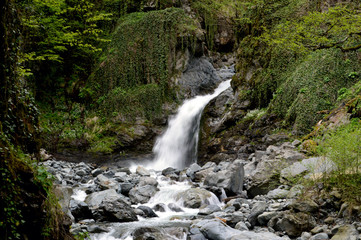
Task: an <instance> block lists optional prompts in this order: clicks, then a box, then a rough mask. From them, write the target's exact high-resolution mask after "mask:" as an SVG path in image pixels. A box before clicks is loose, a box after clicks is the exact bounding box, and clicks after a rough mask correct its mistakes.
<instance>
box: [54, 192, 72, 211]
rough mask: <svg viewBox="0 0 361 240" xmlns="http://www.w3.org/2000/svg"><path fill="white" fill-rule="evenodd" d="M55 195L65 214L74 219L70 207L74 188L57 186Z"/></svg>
mask: <svg viewBox="0 0 361 240" xmlns="http://www.w3.org/2000/svg"><path fill="white" fill-rule="evenodd" d="M54 194H55V196H56V197H57V198H58V200H59V204H60V207H61V209H62V210H63V212H64V213H66V214H67V215H68V216H69V217H70V218H72V215H71V212H70V209H69V207H70V206H69V205H70V200H71V196H72V195H73V188H71V187H67V186H62V185H56V186H55V188H54Z"/></svg>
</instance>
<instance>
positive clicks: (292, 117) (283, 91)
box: [269, 50, 359, 133]
mask: <svg viewBox="0 0 361 240" xmlns="http://www.w3.org/2000/svg"><path fill="white" fill-rule="evenodd" d="M356 55H357V54H349V55H348V58H349V59H350V60H351V61H352V62H353V63H354V64H349V63H347V62H346V61H344V60H343V54H342V52H341V51H339V50H322V51H316V52H313V53H311V54H310V55H309V56H307V57H305V58H302V59H300V60H299V61H298V62H297V63H296V64H295V65H293V67H290V66H289V69H288V70H287V71H286V72H284V73H283V74H282V75H279V76H278V77H279V79H280V80H278V81H279V82H281V83H282V84H281V85H280V87H279V88H278V89H277V91H276V92H275V94H274V96H273V100H272V102H271V104H270V109H269V111H270V112H272V113H276V114H277V115H278V116H279V117H281V118H283V119H285V124H286V125H287V126H290V125H291V126H293V129H294V130H295V131H296V132H298V133H306V132H308V131H309V130H311V128H312V126H313V125H314V124H315V123H316V122H317V121H318V120H319V119H321V118H322V117H323V116H322V115H318V114H317V113H318V112H321V111H323V110H330V109H331V108H332V107H334V106H335V104H336V103H337V101H338V100H340V99H342V98H344V95H345V94H347V92H348V90H347V89H348V88H349V87H351V86H352V85H353V84H355V82H356V80H355V79H352V78H349V77H348V73H349V72H353V71H355V70H356V69H358V66H359V65H358V64H357V56H356ZM355 63H356V64H355ZM324 79H327V81H326V82H325V80H324Z"/></svg>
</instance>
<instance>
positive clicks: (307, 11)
mask: <svg viewBox="0 0 361 240" xmlns="http://www.w3.org/2000/svg"><path fill="white" fill-rule="evenodd" d="M0 10H1V31H0V32H1V35H2V37H1V40H0V43H1V47H0V51H1V54H0V62H1V72H0V75H1V78H0V100H1V101H0V172H1V175H0V179H1V183H2V184H1V193H0V235H1V236H3V237H4V239H74V236H73V235H74V232H73V235H72V234H70V233H69V230H70V225H71V224H72V221H73V222H74V219H69V216H67V215H66V214H64V213H63V212H62V209H61V206H60V205H59V203H58V198H59V194H56V193H55V192H56V191H55V189H56V188H57V184H56V183H55V177H54V176H53V175H54V173H53V174H50V173H49V172H48V171H47V169H46V168H45V167H44V165H43V164H42V162H43V161H45V160H48V159H45V158H46V156H48V155H47V154H44V152H45V150H44V149H46V151H48V152H49V153H51V154H53V155H54V156H56V157H57V158H65V159H66V157H67V156H68V157H69V156H70V158H73V159H77V160H76V161H78V159H79V158H87V159H91V160H94V161H95V162H96V163H99V162H102V161H108V162H112V161H113V162H114V161H119V159H120V160H122V159H126V158H127V157H129V156H134V155H136V156H138V155H140V154H145V153H146V154H149V153H151V151H152V147H153V145H154V142H155V139H156V137H157V136H159V135H160V134H161V133H162V131H163V130H164V129H165V128H166V126H167V123H168V117H169V116H171V115H173V114H175V113H176V111H177V107H178V106H180V105H181V104H182V102H183V101H184V100H185V99H190V98H192V97H194V96H195V95H202V94H203V95H204V94H207V93H209V92H211V91H212V90H213V89H214V88H215V82H216V80H214V82H212V83H207V84H205V83H204V81H203V82H202V80H199V81H201V82H200V83H197V82H196V81H197V80H195V79H197V76H198V77H199V76H200V77H199V78H202V77H203V78H204V76H206V77H207V78H209V79H211V80H209V81H210V82H211V81H213V78H214V77H213V75H212V74H214V73H213V72H212V71H214V72H215V71H216V70H217V71H220V72H221V71H222V69H231V68H232V69H233V68H234V71H235V74H234V75H233V77H232V81H231V88H232V91H230V92H229V94H230V96H231V97H229V99H228V100H227V101H226V103H222V104H223V105H222V104H221V103H218V102H222V100H218V98H216V99H215V100H212V101H210V103H209V104H208V105H207V107H206V108H205V110H204V113H203V115H202V119H201V126H200V131H201V132H200V133H199V141H200V144H199V145H198V149H197V152H198V163H199V164H206V163H208V162H214V163H215V164H219V163H220V162H222V161H224V160H227V161H228V160H229V159H231V160H230V161H231V162H236V160H240V159H242V160H244V159H245V161H246V160H249V159H252V156H253V157H256V158H257V156H258V155H257V154H258V153H260V152H262V154H263V152H266V151H268V150H266V149H269V146H270V145H277V146H279V145H281V144H283V143H284V142H286V141H290V142H293V141H299V142H300V144H297V151H299V152H300V153H302V154H303V156H307V157H323V158H327V159H330V161H332V166H333V171H331V172H327V174H325V173H323V175H322V177H320V178H317V179H308V180H304V179H303V177H300V178H296V177H295V178H294V179H292V181H289V182H288V183H287V184H288V185H290V186H294V185H297V184H301V185H303V186H304V187H305V189H306V193H305V194H303V195H304V196H307V195H308V194H307V191H309V192H310V194H313V193H314V192H315V191H316V192H317V191H318V192H322V194H323V196H322V197H324V198H327V197H329V198H330V199H331V197H330V196H332V197H333V196H334V195H335V191H336V192H337V193H338V194H339V195H340V197H339V199H340V200H339V203H340V206H338V205H337V211H338V210H339V208H340V207H341V204H342V206H344V208H347V209H348V211H349V212H350V216H351V217H352V219H354V220H355V221H356V222H357V221H360V216H361V211H360V204H361V189H360V184H361V172H360V170H361V157H360V149H361V141H360V134H361V122H360V118H361V97H360V94H361V3H360V2H359V1H341V0H317V1H311V0H301V1H297V0H141V1H140V0H139V1H137V0H4V1H1V3H0ZM204 61H207V64H208V62H209V63H210V64H209V65H206V64H204ZM201 64H203V65H201ZM213 67H214V68H213ZM194 69H197V71H199V72H201V74H198V75H197V74H193V73H192V74H193V75H192V74H190V75H187V74H189V73H190V72H192V71H195V70H194ZM187 76H191V77H187ZM194 76H196V77H194ZM209 76H210V77H209ZM196 85H197V86H196ZM194 86H196V87H194ZM223 97H224V96H223ZM221 105H222V106H221ZM270 139H271V140H270ZM252 154H253V155H252ZM285 158H286V157H285ZM282 159H283V160H284V158H283V157H282ZM91 160H89V161H91ZM299 160H300V159H299ZM259 161H261V160H259ZM208 164H209V163H208ZM257 164H259V165H261V164H260V163H259V162H257V163H256V165H257ZM272 164H276V165H277V164H278V165H280V164H281V165H282V164H284V162H281V163H280V162H277V163H272ZM272 164H271V165H269V166H268V167H269V168H272V169H275V172H272V174H270V178H269V179H268V180H267V181H268V182H262V187H263V189H262V191H261V190H259V189H258V188H257V191H256V190H254V189H256V188H255V187H254V185H252V186H251V184H249V186H248V188H247V191H248V197H249V198H253V197H255V196H256V195H258V194H261V193H262V194H267V192H268V191H270V190H272V189H274V188H276V187H278V186H280V185H287V184H285V183H284V181H285V180H284V179H283V180H282V179H281V180H279V178H280V175H281V169H279V168H278V169H276V168H277V166H276V165H272ZM244 165H245V166H246V165H247V163H246V162H245V163H244ZM289 165H290V163H287V164H286V165H285V166H284V167H286V166H289ZM282 166H283V165H282ZM165 167H167V166H165ZM165 167H164V168H165ZM246 170H247V169H246ZM197 171H199V169H198V170H197ZM178 174H179V173H178ZM187 174H188V173H187ZM55 175H56V174H55ZM246 175H247V174H246ZM232 176H233V175H232ZM275 179H277V180H275ZM242 182H243V181H242ZM320 184H321V185H322V191H321V190H320V189H318V190H317V188H318V187H319V186H320ZM241 188H242V187H241ZM265 189H266V190H267V191H266V190H265ZM315 189H316V190H315ZM264 191H266V192H264ZM214 192H216V191H214ZM226 193H227V194H231V195H232V196H233V197H234V196H236V195H237V196H238V195H239V194H240V193H239V192H237V191H235V190H233V188H232V189H231V190H227V191H226ZM322 194H320V195H322ZM332 194H333V195H332ZM325 196H326V197H325ZM322 197H321V198H322ZM301 198H302V197H301ZM315 201H316V200H315ZM343 203H345V204H346V205H347V206H346V205H344V204H343ZM133 204H134V203H133ZM327 204H329V205H332V204H331V203H329V202H327ZM327 204H326V203H325V204H324V205H327ZM324 205H322V206H323V207H324ZM320 206H321V204H320ZM327 206H328V205H327ZM344 210H345V209H343V211H344ZM300 211H301V212H302V210H300ZM340 211H341V210H340ZM345 218H346V217H345ZM268 220H269V219H268ZM322 221H324V220H322ZM249 222H250V223H251V225H254V224H252V221H250V220H249ZM252 227H253V226H252ZM359 228H360V229H361V224H360V226H359ZM305 229H306V228H305ZM360 229H358V230H357V231H359V233H358V234H359V235H358V237H360V233H361V231H360ZM305 231H306V230H305ZM307 231H308V230H307ZM281 232H282V231H281ZM286 232H287V231H286ZM301 233H302V231H301V232H300V233H298V232H297V233H296V234H294V235H292V234H288V232H287V234H288V235H289V236H291V237H300V235H301ZM335 236H336V235H335ZM75 237H76V238H79V239H80V238H83V239H86V238H87V237H89V236H88V235H87V234H84V235H82V234H80V235H77V236H75ZM138 239H143V238H138ZM144 239H145V238H144ZM152 239H153V238H152ZM165 239H166V238H165ZM189 239H193V238H189ZM194 239H196V238H194ZM197 239H198V238H197ZM199 239H201V238H199ZM214 239H218V238H214ZM219 239H221V238H219ZM222 239H223V238H222ZM302 239H303V238H302ZM305 239H306V238H305ZM315 239H316V238H315ZM327 239H329V238H327ZM332 239H333V238H332ZM337 239H342V238H337ZM344 239H346V238H344ZM350 239H351V238H350ZM355 239H358V238H355Z"/></svg>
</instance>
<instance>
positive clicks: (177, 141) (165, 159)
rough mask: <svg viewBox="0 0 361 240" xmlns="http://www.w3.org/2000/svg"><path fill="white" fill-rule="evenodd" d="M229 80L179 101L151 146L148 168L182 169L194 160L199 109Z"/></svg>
mask: <svg viewBox="0 0 361 240" xmlns="http://www.w3.org/2000/svg"><path fill="white" fill-rule="evenodd" d="M230 82H231V80H227V81H224V82H222V83H221V84H219V86H218V87H217V89H216V90H215V91H214V93H212V94H208V95H204V96H196V97H194V98H192V99H189V100H186V101H185V102H184V103H183V105H182V106H181V107H180V108H179V109H178V112H177V114H176V115H175V116H174V117H173V118H172V119H170V121H169V125H168V128H167V130H166V131H165V133H164V134H163V135H162V136H161V137H160V138H158V140H157V142H156V144H155V146H154V148H153V151H154V153H155V159H154V161H153V162H152V163H151V164H150V165H148V166H147V167H148V168H152V169H156V170H162V169H164V168H166V167H173V168H177V169H182V168H184V167H186V166H189V165H190V164H191V163H193V162H195V161H196V159H197V147H198V146H197V145H198V132H199V125H200V119H201V115H202V111H203V109H204V107H205V106H206V105H207V104H208V103H209V101H211V100H212V99H213V98H215V97H217V96H218V95H219V94H220V93H222V92H223V91H224V90H226V89H227V88H229V87H230Z"/></svg>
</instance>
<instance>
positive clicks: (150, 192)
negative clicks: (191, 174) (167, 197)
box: [129, 185, 159, 204]
mask: <svg viewBox="0 0 361 240" xmlns="http://www.w3.org/2000/svg"><path fill="white" fill-rule="evenodd" d="M158 190H159V189H158V188H157V187H155V186H152V185H145V186H137V187H134V188H132V189H131V190H130V191H129V198H130V200H131V201H132V203H134V204H137V203H146V202H148V201H149V199H150V198H151V197H153V196H154V195H155V194H156V192H157V191H158Z"/></svg>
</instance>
